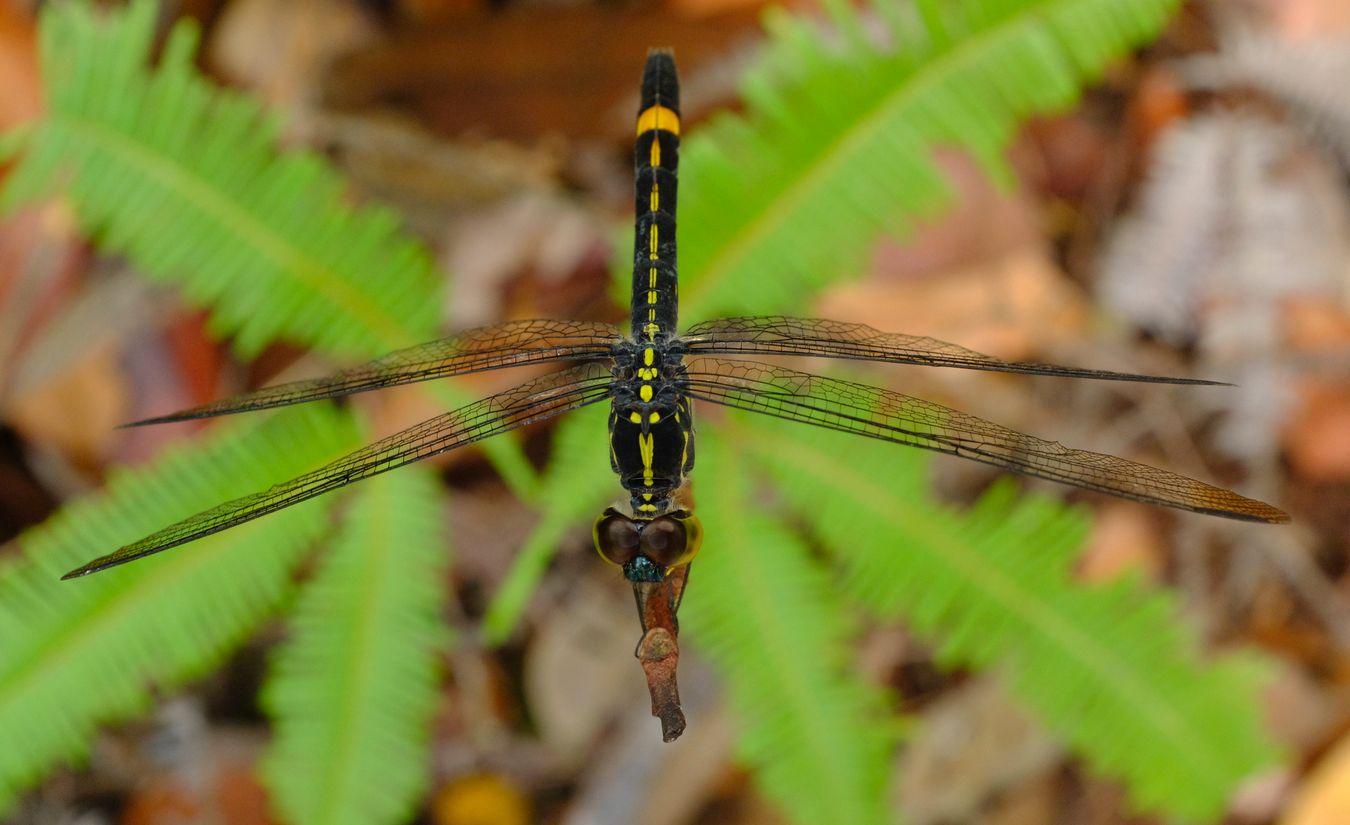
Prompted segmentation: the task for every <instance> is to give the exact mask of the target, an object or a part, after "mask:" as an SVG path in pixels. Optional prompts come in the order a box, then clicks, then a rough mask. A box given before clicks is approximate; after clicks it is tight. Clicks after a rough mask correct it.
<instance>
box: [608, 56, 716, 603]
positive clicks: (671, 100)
mask: <svg viewBox="0 0 1350 825" xmlns="http://www.w3.org/2000/svg"><path fill="white" fill-rule="evenodd" d="M679 150H680V96H679V81H678V79H677V77H676V73H675V60H674V58H673V57H672V56H671V55H670V53H669V52H661V51H654V52H652V53H651V54H650V55H648V57H647V65H646V67H645V68H644V70H643V73H642V101H641V104H640V105H639V107H638V116H637V140H636V142H635V145H634V153H633V166H634V169H635V172H636V181H637V184H636V195H637V196H636V201H635V202H636V212H637V218H636V222H635V224H636V225H635V232H634V235H635V242H634V245H633V296H632V332H631V335H630V337H629V339H628V340H626V341H623V342H622V343H620V344H617V345H616V346H615V351H614V394H613V402H612V406H611V409H610V417H609V448H610V451H609V454H610V464H611V466H612V467H613V469H614V472H615V473H617V474H618V476H619V482H620V483H621V484H622V485H623V487H624V489H625V490H627V491H628V493H629V505H630V507H631V513H629V514H628V515H629V516H631V519H632V521H634V522H635V523H636V524H635V528H636V530H637V531H641V530H642V529H643V527H644V525H645V524H646V523H650V522H652V521H653V520H654V519H657V518H660V517H662V516H665V515H667V514H669V513H672V512H676V505H675V504H674V494H675V492H676V490H678V489H679V487H680V486H681V485H682V484H683V483H684V479H685V477H686V476H687V475H688V474H689V471H690V470H692V469H693V466H694V420H693V412H692V408H691V406H690V404H689V399H688V398H687V397H685V395H684V393H683V391H682V386H683V383H684V367H683V364H682V363H681V357H682V354H683V351H682V349H681V347H680V346H679V344H678V343H677V341H678V339H677V338H676V335H675V331H676V323H677V320H678V316H679V311H678V309H679V290H678V280H677V279H678V272H677V268H676V246H675V205H676V196H677V191H678V190H677V186H678V181H677V177H676V175H677V171H678V168H679ZM602 518H603V517H602ZM680 555H681V556H683V555H684V554H683V553H680ZM623 566H624V574H625V575H626V576H627V577H628V578H629V580H631V581H635V582H636V581H660V580H661V579H663V578H664V576H665V573H666V571H667V569H668V568H669V567H670V565H660V564H655V563H653V562H652V560H651V559H650V558H648V557H647V556H645V555H644V554H638V555H637V556H635V557H634V558H633V559H631V560H629V561H627V562H626V563H624V565H623Z"/></svg>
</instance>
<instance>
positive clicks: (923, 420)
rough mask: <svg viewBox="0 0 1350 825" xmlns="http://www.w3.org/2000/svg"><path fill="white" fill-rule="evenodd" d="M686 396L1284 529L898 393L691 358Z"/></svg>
mask: <svg viewBox="0 0 1350 825" xmlns="http://www.w3.org/2000/svg"><path fill="white" fill-rule="evenodd" d="M686 367H687V370H688V377H687V381H688V385H687V388H686V390H685V391H686V392H687V393H688V394H689V396H690V397H692V398H697V399H700V400H702V401H709V402H712V403H714V404H721V405H724V406H727V407H735V408H737V409H742V410H750V411H752V412H758V413H764V414H766V415H772V416H775V417H778V418H784V419H788V420H790V421H801V422H804V423H807V424H814V425H816V426H818V427H825V428H827V429H832V430H841V431H843V432H849V433H856V434H858V435H866V436H871V437H872V438H879V439H881V440H883V441H891V442H894V443H897V444H908V445H910V446H913V447H922V448H924V449H927V450H935V451H937V452H940V453H946V454H948V455H955V456H960V457H961V458H968V459H972V460H974V461H980V462H983V463H985V464H992V465H994V466H995V467H1000V468H1002V469H1005V470H1011V471H1013V472H1017V473H1023V474H1025V475H1029V476H1035V477H1037V478H1044V479H1049V480H1051V481H1058V482H1061V483H1063V484H1070V485H1073V486H1075V487H1082V488H1084V489H1087V490H1096V491H1099V492H1103V493H1109V494H1111V495H1115V496H1120V497H1122V498H1129V499H1134V500H1136V501H1143V502H1147V503H1150V504H1161V505H1164V506H1167V507H1176V508H1179V509H1182V510H1191V511H1194V512H1197V513H1209V514H1211V515H1216V516H1224V517H1226V518H1234V519H1242V520H1245V521H1264V522H1284V521H1288V520H1289V517H1288V515H1286V514H1285V513H1284V512H1282V511H1281V510H1278V509H1276V508H1274V507H1272V506H1270V505H1269V504H1265V503H1264V502H1260V501H1256V500H1254V499H1250V498H1245V497H1243V496H1240V495H1238V494H1237V493H1234V492H1231V491H1229V490H1224V489H1222V488H1219V487H1214V486H1212V485H1209V484H1205V483H1204V482H1202V481H1196V480H1195V479H1192V478H1187V477H1186V476H1182V475H1178V474H1177V473H1173V472H1169V471H1167V470H1160V469H1158V468H1156V467H1149V466H1148V465H1145V464H1139V463H1137V462H1134V461H1129V460H1127V459H1124V458H1118V457H1116V456H1111V455H1105V454H1103V453H1093V452H1088V451H1087V450H1075V449H1071V448H1069V447H1065V446H1063V445H1062V444H1059V443H1057V442H1054V441H1045V440H1043V439H1040V438H1036V437H1035V436H1030V435H1026V434H1024V433H1020V432H1017V431H1016V430H1011V429H1008V428H1007V427H1002V426H999V425H998V424H994V423H992V422H989V421H985V420H983V419H980V418H976V417H975V416H973V415H969V414H967V413H963V412H959V411H957V410H952V409H948V408H947V407H943V406H941V405H939V404H934V403H932V402H929V401H924V400H922V399H920V398H913V397H911V396H908V395H901V394H900V393H897V392H891V391H889V390H883V389H878V388H876V387H869V386H866V385H864V384H855V383H853V382H850V381H839V380H836V379H833V378H824V377H821V376H816V375H809V374H807V373H803V372H798V371H796V370H791V369H787V368H784V367H778V366H774V365H770V364H759V363H754V362H750V361H726V360H722V359H719V358H691V359H689V360H688V361H687V362H686Z"/></svg>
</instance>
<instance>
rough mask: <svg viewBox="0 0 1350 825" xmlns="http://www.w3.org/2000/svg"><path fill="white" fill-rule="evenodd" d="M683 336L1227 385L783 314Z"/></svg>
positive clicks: (718, 323)
mask: <svg viewBox="0 0 1350 825" xmlns="http://www.w3.org/2000/svg"><path fill="white" fill-rule="evenodd" d="M680 337H681V339H682V340H684V341H685V342H686V344H687V346H688V351H689V352H690V353H698V354H708V355H800V356H816V357H820V358H847V359H853V360H859V361H881V362H885V363H892V364H918V365H920V366H928V367H956V368H959V369H968V370H986V371H990V372H1012V373H1022V374H1025V375H1055V376H1060V377H1065V378H1098V379H1102V380H1106V381H1139V382H1145V383H1153V384H1206V385H1220V386H1226V385H1224V384H1223V382H1221V381H1205V380H1201V379H1198V378H1167V377H1162V376H1156V375H1136V374H1134V373H1128V372H1110V371H1107V370H1087V369H1077V368H1074V367H1060V366H1055V365H1053V364H1037V363H1034V362H1028V361H1004V360H1002V359H999V358H995V357H993V356H992V355H984V354H983V353H979V352H975V351H974V350H969V349H966V348H965V347H961V346H957V345H956V344H949V343H947V342H946V341H939V340H938V339H936V338H926V337H921V336H916V335H900V334H898V333H890V332H881V331H880V330H878V329H874V328H873V327H869V326H867V325H866V324H850V323H845V322H843V321H829V320H823V319H820V318H788V317H784V316H781V315H763V316H747V317H740V318H720V319H717V320H714V321H705V322H703V323H701V324H696V325H694V326H693V327H691V328H690V329H689V330H688V332H686V333H685V334H684V335H682V336H680Z"/></svg>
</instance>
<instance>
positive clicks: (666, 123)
mask: <svg viewBox="0 0 1350 825" xmlns="http://www.w3.org/2000/svg"><path fill="white" fill-rule="evenodd" d="M653 129H660V130H661V131H663V132H670V133H671V134H672V135H678V134H679V133H680V116H679V115H677V114H675V110H674V109H667V108H666V107H665V106H660V105H657V106H649V107H647V108H646V109H644V110H643V111H642V114H640V115H638V121H637V133H638V134H639V135H645V134H646V133H648V132H650V131H652V130H653Z"/></svg>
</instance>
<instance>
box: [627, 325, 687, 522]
mask: <svg viewBox="0 0 1350 825" xmlns="http://www.w3.org/2000/svg"><path fill="white" fill-rule="evenodd" d="M683 387H684V367H683V364H682V363H681V354H680V352H679V351H678V350H675V349H674V348H671V347H669V346H668V345H667V344H666V343H665V342H661V341H656V342H641V341H639V342H625V343H624V345H622V346H620V347H618V348H616V352H615V353H614V390H613V404H612V406H611V408H610V417H609V444H610V464H611V466H612V468H613V469H614V472H615V473H617V474H618V476H619V482H620V483H621V484H622V485H623V487H624V489H626V490H628V492H629V494H630V496H631V500H632V507H633V514H634V516H635V517H636V518H639V519H643V518H646V519H651V518H655V517H657V516H659V515H661V514H662V513H665V512H666V511H668V510H669V509H670V507H671V503H670V497H671V494H672V493H673V492H674V491H675V490H676V489H678V488H679V486H680V485H681V484H682V483H683V482H684V478H685V476H686V475H687V474H688V473H689V471H690V470H691V469H692V468H693V455H694V453H693V415H692V412H691V411H690V408H689V402H688V400H687V399H686V398H685V396H684V392H683Z"/></svg>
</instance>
